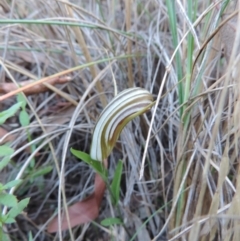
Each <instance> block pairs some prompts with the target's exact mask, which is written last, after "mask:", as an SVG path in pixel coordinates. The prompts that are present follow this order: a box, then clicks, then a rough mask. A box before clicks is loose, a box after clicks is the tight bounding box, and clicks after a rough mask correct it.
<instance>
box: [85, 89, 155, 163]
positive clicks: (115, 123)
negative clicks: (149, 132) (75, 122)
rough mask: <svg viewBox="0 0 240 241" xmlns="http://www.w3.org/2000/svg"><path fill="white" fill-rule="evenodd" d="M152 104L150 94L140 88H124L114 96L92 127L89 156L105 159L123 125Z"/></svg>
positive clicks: (100, 159) (98, 159) (99, 159)
mask: <svg viewBox="0 0 240 241" xmlns="http://www.w3.org/2000/svg"><path fill="white" fill-rule="evenodd" d="M153 104H154V102H153V96H152V94H151V93H150V92H148V91H147V90H145V89H142V88H130V89H126V90H124V91H122V92H121V93H119V94H118V95H117V96H115V97H114V98H113V100H112V101H111V102H110V103H109V104H108V105H107V106H106V107H105V109H104V110H103V112H102V113H101V115H100V117H99V119H98V121H97V123H96V126H95V128H94V131H93V138H92V144H91V150H90V156H91V158H92V159H93V160H97V161H103V160H104V159H106V158H107V157H108V156H109V155H110V153H111V151H112V149H113V147H114V146H115V143H116V141H117V139H118V138H119V135H120V133H121V131H122V129H123V128H124V126H125V125H126V124H127V123H128V122H129V121H131V120H132V119H133V118H135V117H136V116H139V115H141V114H143V113H145V112H146V111H147V110H149V109H150V108H151V107H152V105H153Z"/></svg>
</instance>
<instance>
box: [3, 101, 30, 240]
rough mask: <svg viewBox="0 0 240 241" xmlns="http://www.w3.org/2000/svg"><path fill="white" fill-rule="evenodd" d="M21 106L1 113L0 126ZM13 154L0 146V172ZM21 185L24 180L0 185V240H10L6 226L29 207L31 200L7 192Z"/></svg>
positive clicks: (19, 103)
mask: <svg viewBox="0 0 240 241" xmlns="http://www.w3.org/2000/svg"><path fill="white" fill-rule="evenodd" d="M21 105H22V102H18V103H16V104H15V105H13V106H12V107H11V108H9V109H7V110H5V111H2V112H0V124H3V123H4V122H5V121H6V120H7V119H8V118H9V117H11V116H13V115H14V114H15V113H16V112H17V110H18V109H19V108H20V107H21ZM13 152H14V150H13V149H12V148H11V147H9V145H7V144H5V145H1V146H0V172H1V171H2V170H3V169H4V168H5V167H6V166H7V165H8V163H9V162H10V161H11V155H12V154H13ZM21 183H22V180H12V181H9V182H7V183H5V184H3V183H0V208H1V212H0V240H8V236H7V234H5V233H4V232H3V227H4V225H5V224H10V223H13V222H15V218H16V216H17V215H19V214H20V213H21V212H22V211H23V209H24V208H25V207H26V206H27V205H28V202H29V198H25V199H23V200H21V201H18V200H17V198H16V196H15V195H13V194H11V193H8V192H7V191H8V190H9V189H10V188H12V187H16V186H18V185H20V184H21ZM4 207H5V208H7V209H8V211H7V212H6V214H2V210H3V209H4Z"/></svg>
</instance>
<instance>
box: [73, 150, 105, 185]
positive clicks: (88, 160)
mask: <svg viewBox="0 0 240 241" xmlns="http://www.w3.org/2000/svg"><path fill="white" fill-rule="evenodd" d="M71 153H72V154H73V155H74V156H75V157H77V158H79V159H81V160H83V161H84V162H85V163H87V164H88V165H90V166H91V167H92V168H93V169H94V170H95V171H96V172H97V173H98V174H99V175H100V176H101V177H102V179H103V180H104V181H107V169H106V168H105V167H104V166H103V165H102V163H101V162H99V161H95V160H93V159H92V158H91V157H90V155H88V154H87V153H85V152H82V151H77V150H74V149H73V148H71Z"/></svg>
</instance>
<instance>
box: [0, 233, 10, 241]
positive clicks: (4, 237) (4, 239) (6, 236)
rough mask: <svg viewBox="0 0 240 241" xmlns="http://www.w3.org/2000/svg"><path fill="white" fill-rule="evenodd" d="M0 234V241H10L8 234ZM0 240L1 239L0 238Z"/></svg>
mask: <svg viewBox="0 0 240 241" xmlns="http://www.w3.org/2000/svg"><path fill="white" fill-rule="evenodd" d="M1 232H2V239H0V240H3V241H11V240H10V238H9V235H8V234H6V233H4V232H3V231H1ZM0 235H1V233H0ZM0 238H1V236H0Z"/></svg>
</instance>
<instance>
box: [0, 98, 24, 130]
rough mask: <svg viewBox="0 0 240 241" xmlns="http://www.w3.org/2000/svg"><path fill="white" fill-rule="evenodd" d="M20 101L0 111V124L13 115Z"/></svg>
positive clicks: (20, 103) (19, 105)
mask: <svg viewBox="0 0 240 241" xmlns="http://www.w3.org/2000/svg"><path fill="white" fill-rule="evenodd" d="M21 105H22V102H18V103H16V104H14V105H13V106H12V107H10V108H9V109H7V110H5V111H2V112H0V125H2V124H3V123H4V122H5V121H6V120H7V119H8V118H9V117H12V116H14V114H15V113H16V112H17V110H18V109H19V108H20V107H21Z"/></svg>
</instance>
